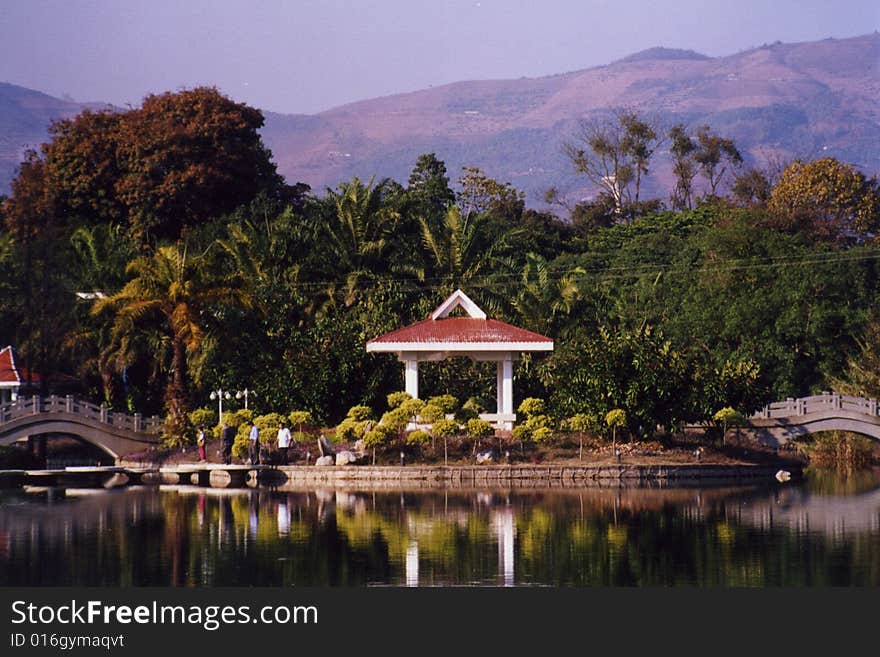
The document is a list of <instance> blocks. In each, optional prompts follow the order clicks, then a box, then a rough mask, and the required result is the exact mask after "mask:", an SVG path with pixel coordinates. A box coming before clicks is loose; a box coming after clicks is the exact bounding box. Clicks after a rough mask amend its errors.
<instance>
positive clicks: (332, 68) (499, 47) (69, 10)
mask: <svg viewBox="0 0 880 657" xmlns="http://www.w3.org/2000/svg"><path fill="white" fill-rule="evenodd" d="M877 29H880V0H824V1H819V0H723V1H722V0H677V1H675V2H673V1H671V0H654V1H651V2H649V1H643V0H629V1H626V0H617V1H606V0H433V1H431V2H427V1H423V0H143V1H134V0H0V81H5V82H11V83H13V84H18V85H22V86H26V87H30V88H33V89H38V90H40V91H45V92H47V93H50V94H52V95H55V96H61V95H63V94H67V95H69V96H70V97H72V98H74V99H75V100H78V101H106V102H111V103H114V104H117V105H125V104H132V105H137V104H139V102H140V100H141V99H142V98H143V96H145V95H146V94H148V93H154V92H162V91H168V90H176V89H179V88H182V87H192V86H196V85H202V84H208V85H215V86H217V87H218V88H220V90H221V91H223V92H224V93H225V94H227V95H229V96H230V97H232V98H234V99H236V100H238V101H244V102H247V103H249V104H251V105H254V106H256V107H260V108H262V109H266V110H272V111H277V112H316V111H320V110H323V109H328V108H330V107H333V106H336V105H340V104H342V103H346V102H350V101H353V100H360V99H364V98H372V97H375V96H382V95H387V94H391V93H396V92H402V91H413V90H416V89H421V88H425V87H428V86H429V85H439V84H444V83H447V82H454V81H456V80H467V79H487V78H516V77H522V76H528V77H534V76H540V75H547V74H552V73H563V72H566V71H571V70H576V69H580V68H586V67H589V66H596V65H600V64H606V63H608V62H610V61H612V60H614V59H617V58H620V57H623V56H625V55H627V54H630V53H632V52H636V51H638V50H642V49H644V48H649V47H652V46H666V47H676V48H690V49H693V50H698V51H700V52H703V53H705V54H707V55H727V54H732V53H735V52H738V51H740V50H744V49H747V48H751V47H753V46H760V45H762V44H764V43H771V42H773V41H777V40H780V41H786V42H791V41H809V40H815V39H822V38H825V37H837V38H841V37H848V36H856V35H859V34H866V33H868V32H873V31H875V30H877Z"/></svg>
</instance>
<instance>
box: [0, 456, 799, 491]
mask: <svg viewBox="0 0 880 657" xmlns="http://www.w3.org/2000/svg"><path fill="white" fill-rule="evenodd" d="M779 470H786V471H788V472H789V473H790V474H791V480H793V481H797V480H799V479H801V477H802V474H803V473H802V467H801V466H799V465H797V464H785V465H767V464H721V463H699V464H698V463H692V464H687V463H666V464H628V463H621V464H586V465H568V464H549V465H531V464H529V465H525V464H523V465H450V466H442V465H440V466H433V465H432V466H419V465H409V466H395V465H378V466H373V465H359V466H327V467H316V466H302V465H287V466H255V467H254V466H246V465H232V466H224V465H222V464H213V463H212V464H206V465H204V466H202V467H199V466H194V465H192V464H185V465H181V466H172V467H168V466H165V467H156V466H152V467H150V466H147V467H144V465H143V464H127V465H120V466H117V467H114V468H73V469H70V470H66V471H65V470H55V471H39V470H37V471H24V470H0V488H17V487H19V486H28V485H35V484H36V485H43V486H45V485H50V486H52V485H54V486H76V485H83V484H85V485H91V486H95V487H104V484H106V481H107V480H109V478H110V477H111V476H113V477H120V476H122V477H124V478H125V480H124V483H123V482H119V483H118V484H117V485H116V486H114V487H117V486H129V485H148V486H152V485H169V484H170V485H175V484H176V485H189V484H193V485H198V486H201V487H202V488H255V487H258V486H259V487H269V488H278V487H281V488H287V487H297V488H303V487H325V488H326V487H332V488H340V489H343V488H344V489H352V488H358V487H360V488H363V487H368V488H375V489H382V488H401V487H411V488H424V489H431V488H433V489H438V490H442V489H446V488H480V487H485V488H562V487H564V488H579V487H580V488H589V487H596V486H599V487H608V486H627V487H642V486H645V487H657V486H661V487H670V486H681V487H688V486H694V485H713V486H714V485H724V484H755V483H778V482H777V479H776V473H777V472H779Z"/></svg>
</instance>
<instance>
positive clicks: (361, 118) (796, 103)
mask: <svg viewBox="0 0 880 657" xmlns="http://www.w3.org/2000/svg"><path fill="white" fill-rule="evenodd" d="M13 90H14V91H15V93H11V92H12V91H13ZM10 95H11V96H13V97H14V98H16V99H17V100H14V101H10V100H9V96H10ZM38 101H40V102H38ZM617 107H629V108H633V109H636V110H638V111H641V112H644V113H647V114H650V115H652V116H654V117H656V118H657V119H658V120H659V121H661V122H662V123H664V124H666V125H672V124H674V123H676V122H679V121H683V122H685V123H687V124H689V125H692V126H698V125H701V124H704V123H707V124H709V125H710V126H712V128H713V129H714V130H715V131H717V132H719V133H721V134H724V135H726V136H730V137H733V138H734V139H735V140H736V142H737V144H738V145H739V146H740V147H741V149H742V150H744V151H745V152H746V155H747V156H748V157H749V158H751V159H752V160H754V161H758V162H763V161H764V160H766V159H767V158H768V157H773V158H787V157H792V156H800V157H816V156H819V155H831V156H834V157H837V158H839V159H842V160H845V161H848V162H852V163H855V164H857V165H859V166H860V167H862V168H863V169H864V170H866V171H868V172H880V147H878V144H880V35H878V34H876V33H875V34H870V35H865V36H861V37H855V38H851V39H825V40H823V41H815V42H806V43H795V44H783V43H775V44H772V45H767V46H762V47H760V48H755V49H752V50H748V51H745V52H741V53H738V54H735V55H730V56H726V57H715V58H710V57H706V56H705V55H700V54H699V53H695V52H693V51H687V50H676V49H670V48H651V49H648V50H644V51H642V52H639V53H636V54H634V55H631V56H629V57H626V58H624V59H621V60H619V61H616V62H614V63H612V64H609V65H607V66H600V67H596V68H590V69H585V70H580V71H574V72H569V73H564V74H560V75H553V76H548V77H543V78H521V79H517V80H488V81H469V82H457V83H453V84H449V85H445V86H441V87H434V88H430V89H425V90H422V91H417V92H414V93H408V94H399V95H393V96H387V97H384V98H376V99H371V100H364V101H361V102H357V103H352V104H348V105H344V106H342V107H337V108H334V109H331V110H329V111H326V112H322V113H320V114H316V115H308V116H306V115H282V114H275V113H272V112H266V127H265V128H264V130H263V137H264V140H265V141H266V144H267V145H268V146H269V148H271V149H272V152H273V154H274V157H275V160H276V162H277V163H278V167H279V170H280V171H281V173H282V174H284V176H285V177H286V178H287V179H288V181H289V182H291V183H292V182H297V181H302V182H307V183H309V184H310V185H312V187H313V188H314V189H315V190H316V191H323V188H324V187H327V186H335V185H336V184H337V183H338V182H340V181H341V180H344V179H347V178H349V177H351V176H353V175H358V176H361V177H365V178H366V177H369V176H372V175H376V176H379V177H382V176H391V177H393V178H395V179H397V180H399V181H401V182H404V183H405V182H406V179H407V177H408V175H409V171H410V170H411V169H412V166H413V164H414V163H415V161H416V158H417V157H418V155H419V154H420V153H423V152H427V151H434V152H436V153H437V155H438V157H440V158H441V159H443V160H445V161H446V164H447V168H448V170H449V172H450V175H451V177H452V178H453V179H455V178H457V177H458V174H459V172H460V171H461V167H462V166H465V165H468V166H479V167H481V168H483V169H485V170H486V171H487V172H488V173H489V174H490V175H492V176H495V177H497V178H499V179H501V180H504V181H509V182H511V183H512V184H513V185H515V186H516V187H518V188H520V189H523V190H525V191H527V192H528V194H529V200H530V201H531V202H533V203H534V202H536V201H537V199H539V198H540V195H541V193H542V192H543V190H545V189H546V188H547V187H549V186H551V185H559V186H561V187H562V189H563V191H567V192H568V193H569V194H570V195H571V196H573V197H579V196H580V195H583V194H585V193H589V190H588V189H585V188H584V185H583V181H581V180H579V179H577V178H576V177H575V176H573V175H572V172H571V168H570V166H568V164H567V162H566V161H565V159H564V157H563V156H562V155H561V152H560V145H561V143H562V141H564V140H565V139H566V138H567V137H569V136H570V135H571V133H572V131H573V129H574V128H575V126H576V125H577V121H578V120H579V119H581V118H585V117H590V116H595V115H597V114H601V113H603V112H607V111H609V110H610V109H613V108H617ZM31 108H33V109H32V110H31ZM76 108H77V106H76V105H74V104H71V103H64V102H63V101H59V100H57V99H52V98H50V97H48V96H45V95H44V94H37V93H36V92H30V91H28V90H24V89H21V88H19V87H12V86H11V85H0V183H4V187H5V181H8V180H9V176H10V175H11V167H12V166H13V164H12V163H13V162H14V161H15V160H16V158H17V157H20V153H21V149H22V144H24V143H36V142H38V141H40V140H41V139H42V138H44V137H45V124H46V123H47V121H48V119H49V118H51V117H53V116H59V115H63V114H64V113H70V112H73V111H77V110H76ZM41 125H42V126H44V127H43V131H42V133H40V129H39V126H41ZM668 183H669V171H668V166H667V165H666V164H665V163H664V162H663V161H662V158H661V159H659V160H658V161H657V162H656V164H655V166H654V167H653V170H652V172H651V176H650V178H649V185H653V188H654V189H653V191H654V192H655V193H657V194H662V195H663V196H665V195H666V193H667V186H668ZM648 191H649V192H650V191H652V190H651V189H649V190H648Z"/></svg>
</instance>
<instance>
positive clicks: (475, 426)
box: [467, 419, 495, 438]
mask: <svg viewBox="0 0 880 657" xmlns="http://www.w3.org/2000/svg"><path fill="white" fill-rule="evenodd" d="M494 434H495V429H493V428H492V425H491V424H489V423H488V422H486V421H485V420H478V419H472V420H468V421H467V435H468V437H470V438H485V437H486V436H492V435H494Z"/></svg>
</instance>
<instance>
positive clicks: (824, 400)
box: [752, 392, 880, 420]
mask: <svg viewBox="0 0 880 657" xmlns="http://www.w3.org/2000/svg"><path fill="white" fill-rule="evenodd" d="M832 410H841V411H848V412H851V413H861V414H862V415H870V416H877V415H880V409H878V402H877V400H876V399H866V398H865V397H853V396H850V395H838V394H837V393H833V392H823V393H822V394H821V395H813V396H811V397H799V398H797V399H795V398H793V397H789V398H788V399H786V400H785V401H780V402H773V403H771V404H768V405H767V406H765V407H764V408H763V409H761V410H760V411H758V412H757V413H755V414H754V415H752V419H756V420H758V419H773V418H781V417H792V416H796V415H806V414H808V413H821V412H827V411H832Z"/></svg>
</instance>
